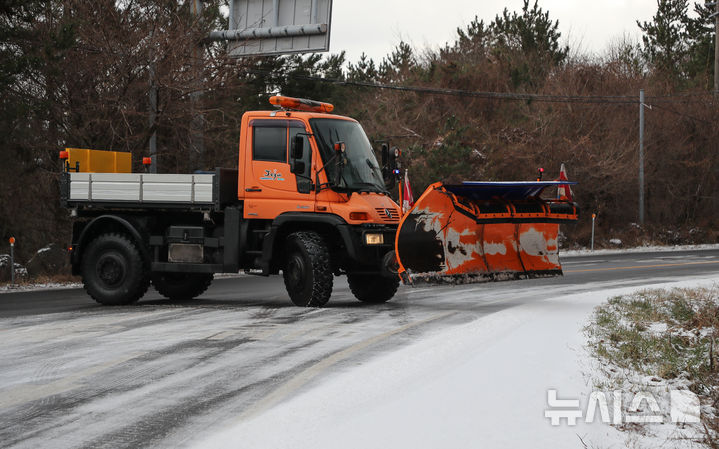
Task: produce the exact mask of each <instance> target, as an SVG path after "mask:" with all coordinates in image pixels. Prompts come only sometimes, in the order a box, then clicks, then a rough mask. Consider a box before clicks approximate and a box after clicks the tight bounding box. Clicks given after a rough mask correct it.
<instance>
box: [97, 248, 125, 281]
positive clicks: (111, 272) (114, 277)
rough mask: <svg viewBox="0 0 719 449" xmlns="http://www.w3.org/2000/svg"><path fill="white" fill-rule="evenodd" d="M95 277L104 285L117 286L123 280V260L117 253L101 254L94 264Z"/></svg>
mask: <svg viewBox="0 0 719 449" xmlns="http://www.w3.org/2000/svg"><path fill="white" fill-rule="evenodd" d="M96 271H97V278H98V279H99V280H100V282H102V283H103V284H104V285H105V286H106V287H110V288H112V287H117V286H118V285H120V284H122V282H123V281H124V280H125V275H126V272H127V270H126V266H125V260H124V259H123V258H122V257H121V256H120V255H118V254H103V255H102V256H101V257H100V258H99V259H98V261H97V265H96Z"/></svg>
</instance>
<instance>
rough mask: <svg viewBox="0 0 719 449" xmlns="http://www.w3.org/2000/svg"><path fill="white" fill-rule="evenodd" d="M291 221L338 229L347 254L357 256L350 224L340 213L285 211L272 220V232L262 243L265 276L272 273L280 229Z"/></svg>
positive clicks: (261, 259) (260, 262) (261, 265)
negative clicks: (276, 241)
mask: <svg viewBox="0 0 719 449" xmlns="http://www.w3.org/2000/svg"><path fill="white" fill-rule="evenodd" d="M291 223H301V224H305V225H312V224H319V225H325V226H330V227H332V228H333V229H336V230H337V232H338V233H339V235H340V237H341V238H342V240H343V241H344V244H345V247H346V248H347V255H348V256H349V257H350V258H352V259H355V258H356V257H357V249H356V248H355V244H354V240H353V239H352V231H351V229H350V225H349V224H348V223H347V222H346V221H345V220H344V219H343V218H342V217H340V216H339V215H335V214H327V213H316V212H285V213H283V214H280V215H279V216H278V217H277V218H275V219H274V220H273V221H272V225H271V226H270V232H269V233H268V234H267V235H266V236H265V238H264V241H263V244H262V257H261V258H260V260H259V261H258V265H259V266H260V268H261V269H262V274H263V275H264V276H269V275H270V272H271V264H272V255H273V251H274V247H275V240H276V238H277V235H278V234H279V231H280V229H281V228H282V227H283V226H285V225H288V224H291Z"/></svg>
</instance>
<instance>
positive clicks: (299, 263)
mask: <svg viewBox="0 0 719 449" xmlns="http://www.w3.org/2000/svg"><path fill="white" fill-rule="evenodd" d="M305 272H306V265H305V261H304V260H303V259H302V257H300V255H299V254H297V253H295V254H293V255H292V256H291V257H290V259H289V260H288V261H287V280H288V283H289V284H290V287H291V288H292V289H293V290H295V291H296V290H298V289H301V288H302V286H303V284H304V279H305Z"/></svg>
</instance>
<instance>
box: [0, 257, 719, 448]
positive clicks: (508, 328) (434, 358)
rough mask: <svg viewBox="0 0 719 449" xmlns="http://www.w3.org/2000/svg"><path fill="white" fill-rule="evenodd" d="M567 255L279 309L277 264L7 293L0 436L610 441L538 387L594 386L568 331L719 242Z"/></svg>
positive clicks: (708, 264) (32, 439)
mask: <svg viewBox="0 0 719 449" xmlns="http://www.w3.org/2000/svg"><path fill="white" fill-rule="evenodd" d="M564 268H565V273H566V275H565V276H564V277H563V278H554V279H537V280H530V281H517V282H504V283H495V284H482V285H473V286H460V287H423V288H415V289H411V288H402V289H401V290H400V293H399V294H398V296H397V297H396V298H395V299H393V300H392V301H391V302H389V303H387V304H384V305H381V306H365V305H362V304H360V303H359V302H357V301H356V300H354V299H353V298H352V297H351V295H350V293H349V292H348V290H347V287H346V283H345V282H344V280H343V279H342V278H336V286H335V293H334V294H333V297H332V300H331V301H330V303H329V305H328V307H327V308H324V309H300V308H296V307H292V306H290V305H289V300H288V299H286V295H285V293H284V292H283V291H282V281H281V279H280V278H270V279H263V278H255V277H245V276H243V277H239V278H236V279H223V280H219V281H217V282H216V283H215V284H214V285H213V287H212V288H211V289H210V290H209V291H208V293H207V294H206V295H204V296H203V299H201V300H198V301H192V302H185V303H175V304H170V303H168V302H165V301H161V300H159V299H158V297H157V296H156V295H150V296H148V297H147V300H144V301H141V302H140V303H139V306H135V307H122V308H105V307H99V306H95V305H94V304H93V303H92V302H91V300H89V299H88V298H86V297H85V296H84V294H83V292H82V291H81V290H61V291H53V292H33V293H7V294H4V295H2V296H0V316H1V317H2V318H0V341H2V345H1V346H0V360H2V363H0V447H28V448H29V447H52V448H83V447H88V448H89V447H128V448H129V447H162V448H170V447H178V446H182V447H193V446H196V447H202V448H205V447H248V448H264V447H293V448H298V447H314V448H317V447H327V448H337V447H377V446H384V447H413V448H415V447H438V446H444V447H468V446H482V447H508V446H515V445H517V446H534V447H582V446H581V443H580V441H579V439H578V437H577V435H578V434H579V435H583V436H584V437H586V438H588V439H589V440H590V441H593V442H594V443H596V444H598V445H600V446H601V447H605V446H606V447H609V446H610V445H609V443H610V442H612V441H620V440H618V438H620V436H617V432H616V431H614V430H613V429H612V428H609V427H608V426H602V425H600V426H588V427H586V428H585V427H582V428H581V429H577V428H569V427H566V426H564V427H561V426H560V427H551V426H550V424H549V421H548V420H547V419H546V418H544V410H545V408H546V390H547V389H548V388H558V389H559V391H560V393H563V392H564V391H566V392H567V395H568V396H570V397H571V395H573V394H576V395H580V394H583V393H584V392H585V389H586V388H589V387H588V386H586V385H585V384H584V382H585V380H584V376H583V374H582V369H584V368H583V366H582V357H581V344H582V342H583V340H582V338H581V335H580V334H579V332H578V329H580V328H581V327H582V325H583V324H584V323H585V322H586V319H587V318H588V315H589V313H590V312H591V309H592V307H593V306H594V305H596V304H598V303H599V302H601V301H602V300H603V299H604V298H606V297H607V296H608V295H611V294H613V293H615V292H617V291H618V290H617V289H623V290H622V291H629V290H631V289H633V288H638V287H641V286H656V285H660V284H666V283H668V282H675V281H680V280H684V281H685V283H686V282H688V283H690V284H694V283H698V282H704V283H706V282H712V281H713V280H715V279H716V280H719V251H716V250H712V251H693V252H676V253H661V254H621V255H601V256H589V257H576V258H571V259H566V260H565V261H564ZM50 312H54V313H50ZM522 429H524V430H522ZM593 438H598V439H599V440H593ZM605 438H606V443H607V444H602V441H605Z"/></svg>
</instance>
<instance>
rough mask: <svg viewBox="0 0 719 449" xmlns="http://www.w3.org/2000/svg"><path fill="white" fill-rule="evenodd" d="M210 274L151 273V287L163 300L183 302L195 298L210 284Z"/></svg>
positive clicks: (211, 276) (211, 277)
mask: <svg viewBox="0 0 719 449" xmlns="http://www.w3.org/2000/svg"><path fill="white" fill-rule="evenodd" d="M213 278H214V275H213V274H212V273H152V277H151V279H152V285H154V286H155V290H157V292H158V293H159V294H161V295H162V296H164V297H165V298H168V299H171V300H173V301H183V300H188V299H193V298H197V297H198V296H200V295H201V294H203V293H204V292H205V290H207V288H208V287H209V286H210V284H211V283H212V279H213Z"/></svg>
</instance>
